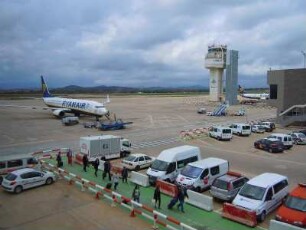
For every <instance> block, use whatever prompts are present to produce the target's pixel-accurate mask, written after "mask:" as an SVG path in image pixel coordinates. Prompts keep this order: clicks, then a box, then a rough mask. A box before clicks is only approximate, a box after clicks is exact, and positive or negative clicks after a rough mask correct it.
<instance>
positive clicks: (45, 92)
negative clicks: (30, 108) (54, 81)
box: [41, 76, 52, 97]
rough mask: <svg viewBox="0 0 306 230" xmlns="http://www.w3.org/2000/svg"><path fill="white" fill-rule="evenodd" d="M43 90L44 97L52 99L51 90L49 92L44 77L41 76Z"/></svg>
mask: <svg viewBox="0 0 306 230" xmlns="http://www.w3.org/2000/svg"><path fill="white" fill-rule="evenodd" d="M41 88H42V91H43V97H52V95H51V94H50V92H49V90H48V86H47V84H46V83H45V80H44V77H43V76H41Z"/></svg>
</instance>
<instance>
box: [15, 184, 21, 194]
mask: <svg viewBox="0 0 306 230" xmlns="http://www.w3.org/2000/svg"><path fill="white" fill-rule="evenodd" d="M22 191H23V188H22V186H20V185H18V186H17V187H16V188H15V189H14V193H16V194H19V193H21V192H22Z"/></svg>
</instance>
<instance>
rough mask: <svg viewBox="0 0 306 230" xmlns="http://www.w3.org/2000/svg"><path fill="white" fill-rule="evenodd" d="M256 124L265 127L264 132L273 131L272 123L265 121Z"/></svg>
mask: <svg viewBox="0 0 306 230" xmlns="http://www.w3.org/2000/svg"><path fill="white" fill-rule="evenodd" d="M258 125H261V126H263V127H264V128H265V131H266V132H272V131H273V125H271V124H269V123H267V122H259V123H258Z"/></svg>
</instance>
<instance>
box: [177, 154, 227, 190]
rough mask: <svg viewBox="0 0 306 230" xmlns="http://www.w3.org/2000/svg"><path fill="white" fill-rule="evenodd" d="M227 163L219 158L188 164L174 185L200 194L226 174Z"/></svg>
mask: <svg viewBox="0 0 306 230" xmlns="http://www.w3.org/2000/svg"><path fill="white" fill-rule="evenodd" d="M228 168H229V163H228V161H227V160H223V159H220V158H214V157H210V158H205V159H202V160H200V161H196V162H192V163H189V164H188V165H187V166H186V167H184V168H183V169H182V171H181V172H180V174H179V175H178V177H177V178H176V181H175V182H176V184H177V185H179V186H183V187H185V188H187V189H191V190H195V191H197V192H201V191H202V190H204V189H207V188H209V187H210V186H211V184H212V183H213V181H214V179H215V178H217V177H219V176H221V175H224V174H226V173H227V172H228Z"/></svg>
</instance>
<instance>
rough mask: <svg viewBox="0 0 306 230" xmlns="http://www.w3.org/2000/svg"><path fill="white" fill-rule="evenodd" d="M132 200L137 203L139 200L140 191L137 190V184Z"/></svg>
mask: <svg viewBox="0 0 306 230" xmlns="http://www.w3.org/2000/svg"><path fill="white" fill-rule="evenodd" d="M132 198H133V200H134V201H136V202H138V203H139V200H140V189H139V185H138V184H136V186H135V188H134V190H133V193H132Z"/></svg>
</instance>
